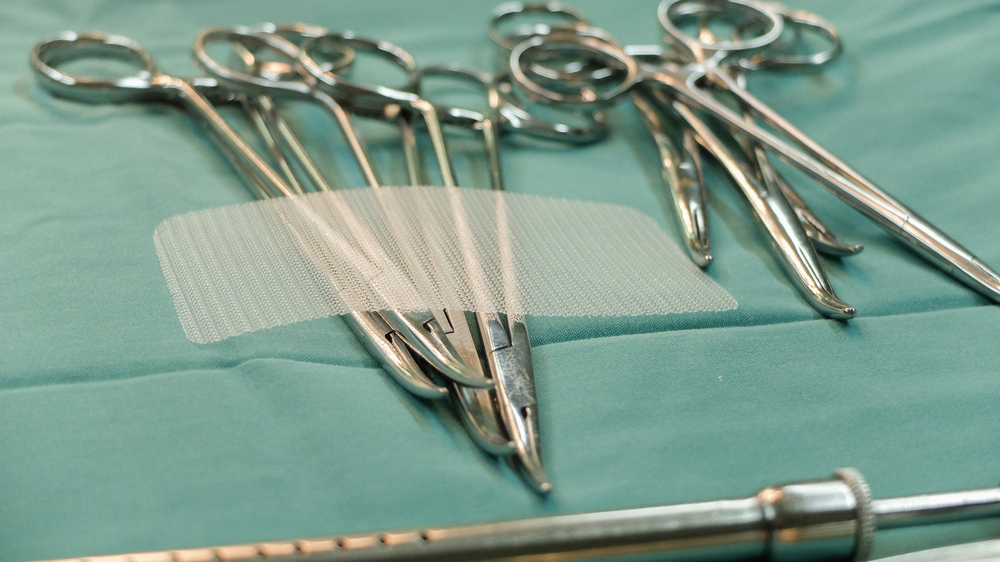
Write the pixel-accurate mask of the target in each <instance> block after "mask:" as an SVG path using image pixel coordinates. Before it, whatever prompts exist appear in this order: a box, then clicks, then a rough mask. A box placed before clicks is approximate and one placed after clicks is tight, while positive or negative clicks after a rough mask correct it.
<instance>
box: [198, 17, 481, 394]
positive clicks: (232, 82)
mask: <svg viewBox="0 0 1000 562" xmlns="http://www.w3.org/2000/svg"><path fill="white" fill-rule="evenodd" d="M293 31H295V32H300V33H301V31H296V30H294V29H291V28H289V29H287V30H285V32H286V33H291V32H293ZM320 33H322V34H323V36H325V35H326V31H325V30H323V29H322V28H313V27H310V28H309V30H308V31H307V32H305V33H302V35H304V36H305V37H307V41H308V37H309V36H311V35H317V34H320ZM222 41H229V42H234V43H239V44H241V45H242V46H243V47H244V48H246V49H247V50H249V51H251V52H253V51H254V50H257V49H268V50H269V51H271V52H273V53H277V54H280V55H281V56H283V57H284V58H286V59H287V61H288V62H289V63H290V64H293V65H295V68H296V69H297V71H298V74H299V80H281V81H277V80H271V79H268V78H265V77H261V76H253V75H250V74H247V73H245V72H239V71H236V70H233V69H230V68H228V67H226V66H224V65H222V64H220V63H219V62H217V61H216V60H214V59H213V58H212V57H211V56H209V55H208V54H207V52H206V51H205V46H206V45H209V44H211V43H215V42H222ZM194 53H195V59H196V61H197V62H198V64H199V65H200V66H201V67H202V68H203V69H204V70H205V71H206V72H207V73H209V74H210V75H213V76H214V77H216V79H218V80H219V82H220V83H223V84H225V85H226V86H227V87H228V88H231V89H233V90H235V91H240V92H250V93H258V94H267V95H273V96H278V97H295V98H299V99H307V100H314V101H316V102H318V103H320V105H322V106H323V107H324V108H326V109H327V110H328V111H329V112H330V113H331V114H332V115H333V116H334V118H335V119H336V120H337V121H338V123H339V124H340V126H341V129H342V132H343V133H344V135H345V138H346V139H347V141H348V144H349V145H350V147H351V151H352V154H353V155H354V158H355V160H356V161H357V163H358V165H359V166H360V168H361V170H362V173H363V175H364V176H365V180H366V183H367V184H368V185H369V186H371V187H378V186H379V185H380V183H381V182H380V180H379V178H378V175H377V173H376V172H375V170H374V168H373V167H372V165H371V160H370V157H369V156H368V153H367V149H366V148H365V146H364V144H363V143H362V142H361V140H360V137H359V136H358V133H357V130H356V129H355V127H354V124H353V121H352V120H351V118H350V115H349V114H348V113H347V112H346V111H344V109H343V108H342V107H341V105H340V104H339V103H338V102H337V101H336V100H335V99H334V98H333V97H331V96H329V95H328V94H326V93H324V92H322V91H320V90H319V89H317V88H316V83H315V80H314V79H313V78H312V77H311V75H309V74H307V73H305V72H302V71H301V67H300V66H299V62H298V61H299V57H300V55H301V53H300V50H299V47H297V46H296V45H294V44H293V43H291V42H290V41H288V40H286V39H284V38H282V37H279V36H278V35H276V34H273V33H267V32H263V31H258V30H254V29H250V28H233V29H210V30H206V31H204V32H202V33H201V34H199V36H198V38H197V39H196V40H195V44H194ZM313 64H314V65H315V66H317V68H320V72H323V70H322V67H320V66H319V65H318V64H317V63H313ZM292 153H293V155H296V156H297V157H298V154H299V153H298V152H297V151H292ZM301 154H302V155H304V154H305V152H304V151H302V152H301ZM299 158H300V159H299V163H300V165H301V166H302V167H303V168H304V169H307V170H308V169H312V170H315V166H310V164H309V162H308V161H307V160H305V159H304V158H301V157H299ZM310 175H311V177H314V178H315V179H314V181H313V183H314V185H316V186H317V188H318V189H321V190H325V189H328V187H329V186H327V185H326V184H325V181H323V180H322V175H321V174H319V173H318V171H317V172H314V173H311V174H310ZM362 316H363V317H362V318H361V319H359V322H358V325H357V326H352V329H359V331H361V332H363V333H364V334H366V336H365V337H364V338H363V341H365V343H366V345H367V346H368V347H369V348H372V349H380V351H379V355H378V356H377V357H381V358H383V359H385V361H383V364H384V365H385V363H386V362H389V363H388V366H389V367H390V368H391V369H394V371H395V372H396V373H397V374H398V373H399V371H400V367H401V366H405V367H406V369H405V371H403V373H405V378H404V379H403V380H404V381H405V382H404V387H405V388H408V389H410V390H411V391H414V392H415V393H416V394H418V395H422V396H426V397H441V396H443V395H444V394H446V393H447V391H446V390H445V389H443V388H442V387H440V386H438V385H436V384H435V383H433V381H430V380H429V379H427V378H426V376H424V375H422V374H421V375H419V376H418V375H416V373H415V372H414V371H413V368H414V367H416V365H415V364H413V363H412V361H410V362H406V359H405V356H403V355H402V354H401V353H398V354H397V355H396V356H395V357H393V356H389V357H388V358H387V357H386V356H385V355H384V353H385V351H387V350H381V348H382V347H385V344H384V343H383V342H385V341H386V338H385V336H386V335H389V334H391V333H393V332H396V333H397V336H393V337H398V334H401V335H402V337H403V338H404V339H405V341H406V342H407V343H408V344H410V345H411V346H412V347H413V349H414V350H415V351H416V352H417V353H418V354H419V355H421V356H422V357H423V358H424V359H425V360H427V362H428V363H430V364H431V365H433V366H434V367H435V368H436V369H437V370H439V371H440V372H441V373H442V374H444V375H445V376H446V377H448V378H450V379H453V380H455V381H457V382H460V383H462V384H466V385H469V386H473V387H477V388H485V387H489V386H490V385H491V384H492V382H491V381H489V380H488V379H486V378H485V377H484V376H483V375H482V374H481V373H479V372H477V371H476V370H475V369H473V368H472V367H470V366H469V365H468V364H467V363H466V362H465V361H464V359H463V357H462V355H461V354H460V352H458V351H457V350H456V349H455V346H454V345H453V344H452V342H451V341H450V339H449V338H448V337H447V335H446V334H447V333H448V332H447V330H446V329H445V328H443V327H442V326H441V325H440V324H439V323H438V320H437V316H436V315H434V314H433V313H431V312H425V313H404V312H401V311H394V310H383V311H378V313H368V314H367V316H366V317H365V316H364V315H362ZM352 322H353V320H352ZM386 330H388V331H386ZM379 334H381V335H379ZM393 345H396V342H393ZM400 357H402V359H399V358H400ZM418 370H419V369H418ZM390 372H393V371H390ZM397 380H399V379H398V378H397Z"/></svg>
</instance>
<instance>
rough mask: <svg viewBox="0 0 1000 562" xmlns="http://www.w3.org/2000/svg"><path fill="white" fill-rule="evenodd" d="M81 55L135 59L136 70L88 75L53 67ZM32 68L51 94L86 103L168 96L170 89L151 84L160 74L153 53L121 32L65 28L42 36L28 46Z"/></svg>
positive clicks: (79, 57)
mask: <svg viewBox="0 0 1000 562" xmlns="http://www.w3.org/2000/svg"><path fill="white" fill-rule="evenodd" d="M84 58H94V59H98V58H103V59H107V58H114V59H119V60H125V61H130V62H134V63H137V64H138V66H139V68H140V69H139V71H138V72H136V73H135V74H133V75H131V76H123V77H120V78H90V77H86V76H77V75H74V74H68V73H66V72H62V71H60V70H56V68H55V67H56V66H58V65H60V64H62V63H65V62H69V61H74V60H79V59H84ZM30 60H31V68H32V70H33V71H34V72H35V75H36V76H38V78H39V79H40V80H41V84H42V85H43V86H44V87H45V88H47V89H49V90H51V91H52V92H53V93H54V94H56V95H59V96H62V97H66V98H70V99H74V100H78V101H83V102H88V103H116V102H123V101H138V100H142V99H150V98H161V97H169V96H170V95H172V94H170V93H169V92H170V90H169V89H165V88H159V87H157V86H156V85H154V84H153V78H155V77H157V76H162V73H161V72H160V69H159V68H157V66H156V63H154V62H153V58H152V56H150V54H149V52H148V51H147V50H146V49H145V48H143V46H142V45H140V44H139V43H138V42H137V41H134V40H132V39H129V38H128V37H123V36H121V35H105V34H102V33H84V34H81V33H74V32H72V31H67V32H65V33H60V34H59V35H55V36H53V37H49V38H47V39H44V40H42V41H41V42H40V43H38V44H37V45H35V48H34V49H32V50H31V59H30Z"/></svg>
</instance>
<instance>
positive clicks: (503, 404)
mask: <svg viewBox="0 0 1000 562" xmlns="http://www.w3.org/2000/svg"><path fill="white" fill-rule="evenodd" d="M476 320H477V321H478V323H479V331H480V333H481V334H482V337H483V345H484V346H485V347H486V355H487V356H488V358H489V363H490V371H491V372H492V373H493V378H494V380H495V381H496V391H497V392H496V395H497V402H498V405H499V406H500V416H501V417H502V418H503V421H504V424H505V425H506V427H507V432H508V434H509V435H510V438H511V441H512V442H513V443H514V447H515V450H516V451H515V452H516V453H517V458H518V459H519V460H520V461H521V465H522V467H523V469H524V470H523V471H524V474H525V476H526V477H527V479H528V482H529V483H530V484H531V485H532V486H533V487H534V488H535V489H536V490H537V491H538V492H540V493H543V494H546V493H548V492H550V491H552V484H551V483H550V482H549V479H548V476H546V474H545V467H544V465H543V464H542V451H541V433H540V431H539V425H538V401H537V399H536V397H535V375H534V370H533V368H532V365H531V344H530V342H529V341H528V329H527V327H526V326H525V325H524V322H523V321H521V320H518V319H510V320H509V321H508V324H509V328H510V329H509V331H508V329H507V327H505V326H504V324H503V319H502V317H501V315H499V314H486V313H482V312H477V313H476Z"/></svg>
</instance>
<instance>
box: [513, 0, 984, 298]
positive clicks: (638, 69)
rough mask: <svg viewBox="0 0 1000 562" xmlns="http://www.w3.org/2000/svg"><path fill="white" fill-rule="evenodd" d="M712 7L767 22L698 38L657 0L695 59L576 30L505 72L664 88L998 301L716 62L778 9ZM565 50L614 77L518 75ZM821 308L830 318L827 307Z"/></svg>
mask: <svg viewBox="0 0 1000 562" xmlns="http://www.w3.org/2000/svg"><path fill="white" fill-rule="evenodd" d="M715 4H717V5H725V6H727V7H731V8H733V9H737V10H740V11H743V12H746V13H750V14H755V15H754V16H753V17H755V18H758V19H763V20H765V21H766V22H767V23H766V25H765V27H764V31H763V32H762V33H761V34H760V35H758V36H756V37H753V38H750V39H747V40H742V41H718V42H714V43H705V42H702V41H700V40H697V39H693V38H691V37H688V36H686V35H685V34H684V33H682V32H681V30H680V29H679V28H678V27H677V26H676V25H675V24H674V22H673V17H674V16H675V15H677V14H679V13H682V12H683V4H682V3H680V2H678V1H677V0H667V1H665V2H663V3H661V5H660V8H659V10H658V14H659V17H660V20H661V23H662V24H663V26H664V29H665V30H666V31H667V36H668V40H670V41H671V43H672V44H673V45H674V46H675V47H676V48H678V49H679V50H681V51H682V52H684V53H685V56H684V58H685V59H686V60H699V61H703V62H696V63H691V62H686V63H676V62H664V63H661V64H658V65H656V66H650V65H643V64H641V63H640V62H639V61H637V60H635V59H634V58H633V57H631V56H629V55H628V54H627V53H626V52H625V51H624V50H623V49H622V48H621V47H619V46H617V45H616V44H614V43H610V42H608V41H603V40H600V39H597V38H595V37H588V36H583V35H580V34H571V33H559V32H554V33H552V34H550V35H548V36H544V37H535V38H532V39H528V40H526V41H524V42H522V43H521V44H520V45H518V46H517V47H516V48H515V49H514V51H513V52H512V53H511V59H510V62H511V70H512V75H513V76H514V79H515V81H516V82H517V83H518V85H519V86H520V87H521V88H522V89H523V90H524V91H525V92H527V93H528V94H529V96H531V97H532V98H534V99H535V100H538V101H544V102H548V103H569V104H579V105H584V106H606V105H610V104H613V103H615V102H617V101H618V100H620V99H623V98H625V97H627V96H629V95H631V94H633V93H634V92H635V91H636V90H637V89H638V88H640V87H644V88H649V89H652V90H661V91H664V92H667V93H669V94H670V95H671V96H674V97H676V98H677V100H678V101H680V102H682V103H683V104H684V105H686V106H691V107H694V108H697V109H699V110H701V111H703V112H705V113H706V114H707V115H710V116H712V117H713V118H714V119H716V120H718V121H720V122H722V123H723V124H725V125H726V126H728V127H732V128H735V129H738V130H740V131H742V132H743V133H745V134H747V135H749V136H750V137H752V138H753V139H754V140H755V142H758V143H760V144H761V145H762V146H765V147H767V149H769V150H771V151H773V152H774V153H776V154H777V155H778V156H779V157H780V158H782V159H783V160H786V161H787V162H789V163H790V164H792V165H793V166H795V167H797V168H799V169H800V170H802V171H803V172H805V173H806V174H807V175H809V176H810V177H812V178H813V179H814V180H816V181H817V182H818V183H820V184H821V185H823V186H824V187H826V188H827V189H828V190H830V191H831V192H833V193H834V194H835V195H837V196H838V197H840V198H841V199H842V200H844V201H846V202H847V203H848V204H850V205H851V206H853V207H854V208H855V209H857V210H859V211H861V212H862V213H864V214H865V215H866V216H868V217H869V218H871V219H872V220H874V221H876V222H877V223H879V224H880V225H882V226H883V227H885V228H886V229H888V230H889V231H890V232H892V233H893V234H894V235H895V236H897V237H898V238H900V239H901V240H903V241H905V242H907V243H908V244H909V245H910V246H911V247H913V248H915V249H916V250H917V251H918V253H921V254H922V255H924V256H925V257H927V258H928V259H929V260H930V261H931V262H932V263H934V264H935V265H938V266H939V267H941V268H942V269H944V270H945V271H946V272H948V273H950V274H951V275H952V276H954V277H955V278H957V279H958V280H960V281H962V282H963V283H965V284H966V285H968V286H969V287H971V288H973V289H975V290H977V291H979V292H980V293H982V294H983V295H985V296H987V297H989V298H991V299H992V300H1000V276H998V275H997V273H996V272H994V271H993V270H992V269H990V268H989V267H987V266H986V265H985V264H983V263H982V262H981V261H980V260H979V259H978V258H976V257H975V256H974V255H972V254H971V253H970V252H969V251H968V250H966V249H964V248H963V247H961V246H960V245H959V244H958V243H957V242H955V241H954V240H952V239H951V238H949V237H948V236H947V235H945V234H944V233H943V232H941V231H940V230H938V229H937V228H935V227H934V226H933V225H931V224H930V223H928V222H927V221H925V220H924V219H922V218H920V217H919V216H918V215H916V214H915V213H914V212H913V211H911V210H910V209H908V208H907V207H905V206H904V205H902V204H901V203H899V202H898V201H896V200H895V199H893V198H892V197H890V196H889V195H888V194H886V193H885V192H883V191H882V190H880V189H879V188H878V187H876V186H875V185H874V184H872V183H871V182H870V181H869V180H867V179H865V178H864V177H863V176H861V175H860V174H859V173H857V172H856V171H854V170H853V169H851V168H850V167H848V166H847V165H846V164H844V163H843V162H841V161H840V160H838V159H837V158H836V157H834V156H833V155H832V154H830V153H829V152H827V151H826V150H825V149H823V148H822V147H820V146H819V145H818V144H817V143H816V142H815V141H813V140H811V139H809V138H808V137H807V136H806V135H804V134H803V133H802V132H801V131H799V130H798V129H796V128H795V127H793V126H792V125H791V124H790V123H788V122H787V121H785V120H784V119H783V118H781V117H780V116H779V115H778V114H777V113H776V112H774V111H773V110H772V109H770V108H769V107H767V106H766V105H765V104H763V103H762V102H761V101H759V100H757V99H756V98H755V97H753V96H752V95H751V94H749V93H748V92H746V91H745V90H743V89H742V88H741V87H740V85H739V84H738V83H737V81H736V80H735V79H734V78H733V77H732V76H731V75H730V74H729V73H728V72H727V71H726V70H725V68H724V67H722V66H720V63H721V62H723V61H724V60H726V59H727V57H730V56H732V55H733V53H739V54H740V55H746V54H748V53H752V52H754V51H757V52H759V51H760V50H761V49H764V48H766V47H767V46H768V45H770V44H771V43H773V42H774V41H775V40H776V39H777V38H778V37H780V35H781V32H782V29H783V21H782V19H781V16H780V15H779V14H776V13H774V12H769V11H767V10H766V9H764V8H763V7H759V6H757V5H754V4H752V3H749V2H743V1H739V0H726V1H725V2H716V3H715ZM571 53H577V54H578V55H579V54H585V55H586V57H587V58H591V59H598V60H601V61H602V63H603V65H604V66H606V67H609V68H612V69H615V71H616V72H614V73H613V74H614V76H615V78H616V81H615V82H614V83H613V84H612V85H610V86H607V87H605V88H603V89H597V88H593V87H582V88H578V89H574V90H573V91H572V92H570V93H567V92H566V89H565V85H562V86H560V87H561V88H563V90H562V91H558V90H557V88H556V87H554V86H552V85H550V84H545V83H544V81H543V80H540V79H539V78H538V77H537V76H529V74H528V73H527V72H526V67H527V65H528V64H530V62H531V61H532V60H534V59H536V58H538V57H537V56H536V55H540V56H542V58H545V57H550V56H552V55H553V54H563V55H568V54H571ZM708 84H711V85H712V86H713V87H714V88H716V89H718V90H720V91H724V92H727V93H729V94H731V95H732V96H733V97H734V98H735V99H736V100H737V101H738V103H739V104H740V105H741V106H742V107H744V108H745V109H746V110H747V111H749V112H751V113H753V114H754V115H755V116H756V117H758V118H760V119H763V120H764V122H766V123H767V124H768V125H770V126H771V127H773V128H774V129H775V130H776V131H778V132H779V133H780V134H781V135H783V136H784V137H785V138H781V137H779V136H778V135H776V134H773V133H771V132H769V131H766V130H764V129H762V128H760V127H759V126H757V125H755V124H752V123H748V122H747V121H746V120H745V119H744V118H743V116H741V115H739V114H738V113H736V112H735V111H733V110H732V109H730V108H729V107H727V106H726V105H725V104H723V103H721V102H720V101H719V100H717V99H716V98H715V96H714V94H713V92H712V91H710V90H709V89H707V88H706V87H705V86H707V85H708ZM786 139H788V140H786ZM793 145H794V146H793ZM789 255H790V254H789ZM811 303H812V304H814V305H817V304H818V305H819V306H817V308H818V309H819V310H821V312H824V308H826V307H825V306H824V305H823V304H822V303H818V302H817V301H815V300H812V301H811ZM826 312H827V313H828V314H831V315H833V316H838V314H837V311H836V310H835V309H834V310H829V311H826Z"/></svg>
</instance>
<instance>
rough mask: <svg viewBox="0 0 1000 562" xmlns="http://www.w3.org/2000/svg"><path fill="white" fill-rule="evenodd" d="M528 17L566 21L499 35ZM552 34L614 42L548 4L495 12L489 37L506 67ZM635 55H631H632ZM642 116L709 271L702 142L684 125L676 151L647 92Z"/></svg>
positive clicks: (698, 259)
mask: <svg viewBox="0 0 1000 562" xmlns="http://www.w3.org/2000/svg"><path fill="white" fill-rule="evenodd" d="M530 14H544V15H548V16H557V17H559V18H561V19H563V20H565V21H564V22H563V23H560V24H559V25H556V26H550V25H547V24H522V25H521V26H519V27H515V29H514V32H513V33H510V34H505V33H504V32H502V31H501V25H502V24H503V23H505V22H507V21H509V20H513V19H515V18H516V17H518V16H524V15H530ZM554 31H568V32H574V33H581V34H587V33H589V32H597V33H598V37H599V38H604V39H606V40H609V41H611V38H610V37H609V36H607V34H604V33H602V32H599V31H598V30H596V29H594V28H591V27H589V25H588V24H587V20H586V19H585V18H584V16H583V14H581V13H580V12H578V11H576V10H574V9H572V8H570V7H569V6H566V5H564V4H560V3H557V2H546V3H537V4H522V3H520V2H510V3H507V4H501V5H500V6H497V8H496V9H495V10H493V14H492V16H491V18H490V23H489V35H490V38H492V39H493V42H494V43H496V44H497V46H498V47H499V48H500V50H501V51H502V52H503V53H504V54H505V55H506V56H505V57H504V61H503V63H504V66H506V65H507V63H508V62H509V59H510V52H511V51H512V50H513V49H514V47H516V46H517V44H518V43H520V42H521V41H523V40H525V39H528V38H530V37H534V36H544V35H549V34H551V33H553V32H554ZM629 54H632V53H629ZM656 54H657V55H660V54H662V49H658V50H657V51H656ZM531 71H532V72H534V73H537V74H539V75H542V76H545V77H547V78H549V79H552V80H559V79H567V80H575V79H577V77H579V76H581V75H582V76H586V77H587V79H589V80H596V81H600V80H606V79H607V78H610V77H611V74H612V73H611V72H610V69H608V68H606V67H601V66H597V68H594V65H588V64H584V63H581V62H579V61H570V62H568V63H566V64H565V65H564V66H563V67H562V68H560V69H557V70H556V69H550V68H549V67H547V66H543V65H541V64H533V65H531ZM632 103H633V104H634V105H635V107H636V109H637V110H638V112H639V116H640V117H641V118H642V120H643V123H644V124H645V125H646V129H647V131H648V132H649V134H650V136H651V138H652V139H653V143H654V145H655V146H656V150H657V153H658V155H659V157H660V160H661V170H662V173H663V181H664V183H665V184H666V185H667V186H668V188H669V189H670V195H671V198H672V199H673V202H674V209H675V210H676V213H677V218H678V222H679V225H680V228H681V232H682V234H683V237H684V242H685V244H686V246H687V250H688V255H689V256H691V260H692V261H693V262H694V263H695V264H697V265H698V266H699V267H707V266H708V265H709V264H710V263H712V253H711V242H710V239H709V226H708V225H709V221H708V203H707V193H706V191H705V182H704V180H703V178H702V170H701V156H700V154H699V153H698V144H697V142H696V140H695V136H694V133H693V131H692V130H691V129H690V127H683V128H682V129H683V132H682V141H681V143H680V146H681V149H682V150H681V151H678V149H677V148H676V147H675V144H674V142H673V141H672V140H671V139H670V137H669V136H668V135H667V133H666V130H665V128H664V126H663V123H662V119H661V117H660V115H659V112H657V111H656V109H655V107H654V106H655V104H654V103H653V100H651V99H650V98H649V94H648V93H645V92H640V93H637V95H635V96H633V97H632Z"/></svg>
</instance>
